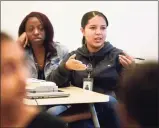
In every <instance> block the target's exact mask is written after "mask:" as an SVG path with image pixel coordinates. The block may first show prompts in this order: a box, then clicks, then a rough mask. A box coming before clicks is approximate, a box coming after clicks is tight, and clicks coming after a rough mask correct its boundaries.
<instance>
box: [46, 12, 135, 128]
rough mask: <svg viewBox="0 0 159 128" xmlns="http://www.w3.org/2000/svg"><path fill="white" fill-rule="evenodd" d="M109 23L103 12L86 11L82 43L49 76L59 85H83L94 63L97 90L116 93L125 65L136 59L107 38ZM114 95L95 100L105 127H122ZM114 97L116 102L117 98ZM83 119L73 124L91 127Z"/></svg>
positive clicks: (91, 75) (93, 75)
mask: <svg viewBox="0 0 159 128" xmlns="http://www.w3.org/2000/svg"><path fill="white" fill-rule="evenodd" d="M107 27H108V20H107V18H106V16H105V15H104V14H103V13H101V12H98V11H90V12H87V13H86V14H84V16H83V17H82V21H81V32H82V34H83V40H82V47H80V48H78V49H77V50H75V51H72V52H71V53H69V55H68V56H67V58H65V59H64V60H63V61H62V62H61V64H60V66H59V67H58V68H57V69H56V70H55V71H53V72H52V73H51V74H50V75H49V76H48V77H47V80H50V81H54V82H56V83H57V85H58V86H59V87H66V86H69V85H70V84H69V83H71V84H72V85H74V86H78V87H80V88H83V78H87V77H88V71H87V70H86V68H87V65H90V66H92V68H93V71H92V72H91V74H90V77H92V78H93V79H94V83H93V90H94V91H96V92H100V93H104V94H112V93H113V91H114V90H115V88H116V83H117V80H118V77H119V75H120V73H121V71H122V68H123V67H124V68H128V67H131V66H132V65H134V59H133V58H132V57H130V56H129V55H127V54H126V53H124V52H123V51H122V50H120V49H117V48H115V47H113V46H112V45H111V44H110V43H109V42H106V41H105V39H106V30H107ZM112 99H114V98H113V97H111V96H110V102H108V103H99V104H95V108H96V111H97V113H98V118H99V122H100V125H101V127H102V128H105V127H107V128H117V127H119V125H118V120H117V117H116V114H115V112H114V108H113V106H111V104H112ZM113 101H114V103H115V102H116V100H113ZM70 109H74V110H76V111H77V110H78V111H83V110H85V109H87V106H85V105H72V107H71V108H70ZM74 120H75V119H74ZM79 122H80V121H76V122H74V123H71V124H70V125H71V126H72V127H75V128H77V127H79V128H80V127H81V128H83V127H84V128H85V127H88V126H87V123H84V121H82V123H81V125H79V124H80V123H79ZM84 125H85V126H84Z"/></svg>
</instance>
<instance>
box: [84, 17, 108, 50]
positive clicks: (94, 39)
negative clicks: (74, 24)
mask: <svg viewBox="0 0 159 128" xmlns="http://www.w3.org/2000/svg"><path fill="white" fill-rule="evenodd" d="M106 28H107V25H106V21H105V20H104V18H103V17H102V16H95V17H93V18H91V19H90V20H89V21H88V24H87V25H86V26H85V28H84V29H83V28H82V29H81V30H82V33H83V36H84V37H85V39H86V43H87V47H88V48H89V47H91V48H92V49H99V48H101V47H102V46H103V45H104V41H105V38H106Z"/></svg>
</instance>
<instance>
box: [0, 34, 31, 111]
mask: <svg viewBox="0 0 159 128" xmlns="http://www.w3.org/2000/svg"><path fill="white" fill-rule="evenodd" d="M25 65H26V61H25V58H24V52H23V50H22V49H21V47H20V46H19V45H18V44H17V43H15V42H14V41H13V40H12V38H11V37H10V36H8V35H7V34H5V33H3V32H1V107H2V108H6V107H7V108H8V107H13V106H19V105H21V104H22V103H23V98H24V96H25V85H26V78H27V74H28V73H27V70H26V66H25Z"/></svg>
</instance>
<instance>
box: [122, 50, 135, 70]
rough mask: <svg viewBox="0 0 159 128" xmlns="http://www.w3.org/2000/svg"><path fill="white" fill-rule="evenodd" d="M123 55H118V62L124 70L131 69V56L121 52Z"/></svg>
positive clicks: (133, 64) (132, 59)
mask: <svg viewBox="0 0 159 128" xmlns="http://www.w3.org/2000/svg"><path fill="white" fill-rule="evenodd" d="M123 53H124V55H119V62H120V63H121V64H122V66H123V67H124V68H131V67H134V66H135V60H134V58H133V57H132V56H129V55H128V54H127V53H125V52H123Z"/></svg>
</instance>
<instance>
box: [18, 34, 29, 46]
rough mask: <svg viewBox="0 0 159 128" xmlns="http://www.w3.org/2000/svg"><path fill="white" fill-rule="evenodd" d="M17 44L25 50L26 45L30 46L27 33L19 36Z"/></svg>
mask: <svg viewBox="0 0 159 128" xmlns="http://www.w3.org/2000/svg"><path fill="white" fill-rule="evenodd" d="M17 42H18V43H19V44H20V45H21V46H22V47H23V48H25V47H26V45H27V44H28V37H27V34H26V32H23V33H22V34H21V35H20V36H19V38H18V40H17Z"/></svg>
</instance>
